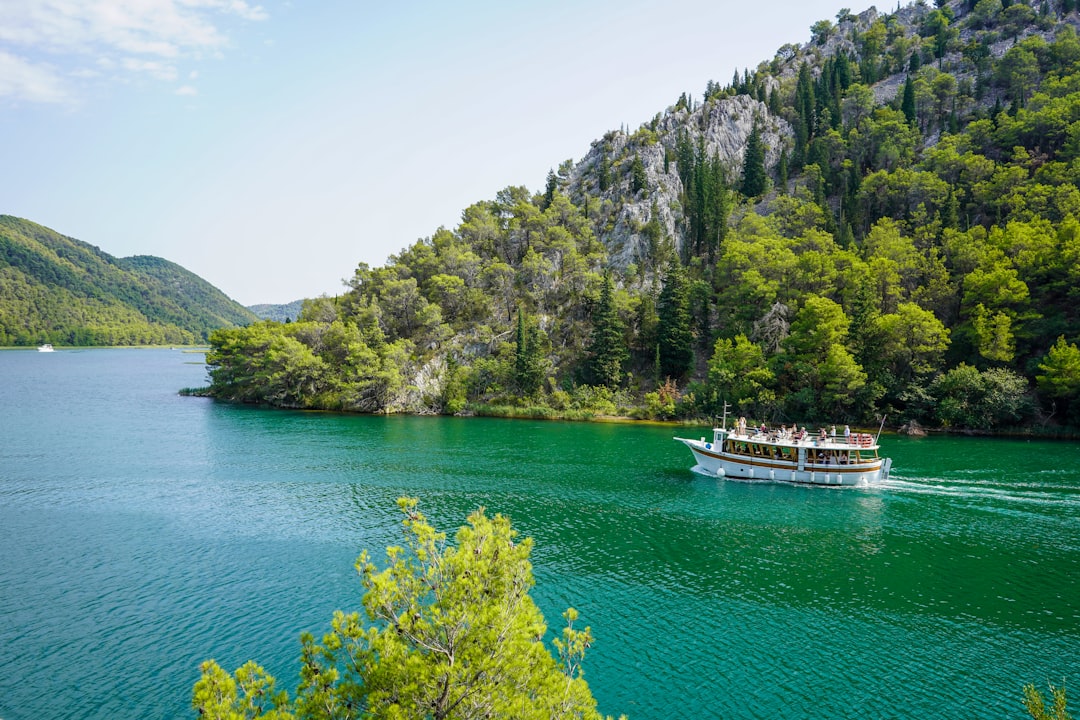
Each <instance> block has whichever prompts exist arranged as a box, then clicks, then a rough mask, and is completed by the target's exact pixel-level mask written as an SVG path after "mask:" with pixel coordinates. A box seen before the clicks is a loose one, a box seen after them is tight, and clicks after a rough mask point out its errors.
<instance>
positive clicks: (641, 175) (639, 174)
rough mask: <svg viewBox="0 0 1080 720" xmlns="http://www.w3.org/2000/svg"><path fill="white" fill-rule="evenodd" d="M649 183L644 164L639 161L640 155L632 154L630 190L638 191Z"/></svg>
mask: <svg viewBox="0 0 1080 720" xmlns="http://www.w3.org/2000/svg"><path fill="white" fill-rule="evenodd" d="M648 184H649V178H648V176H647V175H646V174H645V164H644V163H642V162H641V156H640V155H634V159H633V161H632V162H631V163H630V192H632V193H635V194H636V193H639V192H641V191H642V190H644V189H645V188H646V186H647V185H648Z"/></svg>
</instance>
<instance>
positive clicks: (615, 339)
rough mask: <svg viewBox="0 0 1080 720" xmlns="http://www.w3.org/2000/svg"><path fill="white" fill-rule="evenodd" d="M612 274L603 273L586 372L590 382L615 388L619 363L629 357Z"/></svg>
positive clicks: (617, 383)
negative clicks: (616, 302)
mask: <svg viewBox="0 0 1080 720" xmlns="http://www.w3.org/2000/svg"><path fill="white" fill-rule="evenodd" d="M614 293H615V288H614V283H613V282H612V280H611V273H610V272H606V273H604V285H603V287H601V289H600V300H599V302H598V303H597V305H596V310H595V311H593V330H592V342H591V343H590V346H589V351H588V354H589V360H588V371H589V376H590V379H591V380H592V382H594V383H596V384H597V385H605V386H607V387H609V388H612V389H614V388H617V387H618V386H619V383H620V382H621V381H622V366H623V363H624V362H626V359H627V358H628V357H629V353H628V352H627V349H626V341H625V337H624V335H623V329H624V328H623V323H622V320H621V319H620V318H619V313H618V311H617V310H616V309H615V299H614Z"/></svg>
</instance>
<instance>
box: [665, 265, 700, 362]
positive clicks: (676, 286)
mask: <svg viewBox="0 0 1080 720" xmlns="http://www.w3.org/2000/svg"><path fill="white" fill-rule="evenodd" d="M657 316H658V327H657V340H658V343H657V356H658V361H659V369H660V375H662V376H663V377H665V378H672V379H675V380H679V379H681V378H682V377H683V376H685V375H686V373H687V372H689V370H690V364H691V363H692V362H693V360H694V349H693V335H692V334H691V332H690V288H689V286H688V285H687V282H686V277H685V276H684V275H683V270H682V267H680V265H679V261H678V260H675V259H673V260H672V261H671V264H670V265H669V266H668V268H667V272H666V273H665V275H664V287H663V289H662V290H661V291H660V298H659V300H658V301H657Z"/></svg>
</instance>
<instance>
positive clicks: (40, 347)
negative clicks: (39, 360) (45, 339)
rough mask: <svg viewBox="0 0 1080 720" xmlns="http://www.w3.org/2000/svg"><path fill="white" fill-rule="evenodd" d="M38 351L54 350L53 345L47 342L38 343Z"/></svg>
mask: <svg viewBox="0 0 1080 720" xmlns="http://www.w3.org/2000/svg"><path fill="white" fill-rule="evenodd" d="M37 351H38V352H53V346H52V345H50V344H49V343H45V344H44V345H38V349H37Z"/></svg>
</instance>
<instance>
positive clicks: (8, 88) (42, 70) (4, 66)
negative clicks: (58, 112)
mask: <svg viewBox="0 0 1080 720" xmlns="http://www.w3.org/2000/svg"><path fill="white" fill-rule="evenodd" d="M0 97H11V98H15V99H21V100H29V101H30V102H39V103H62V102H64V101H65V99H66V98H67V89H66V87H65V85H64V82H63V81H62V80H61V79H60V78H59V77H58V76H57V75H56V73H55V72H54V71H53V70H52V69H50V68H48V67H46V66H43V65H34V64H31V63H29V62H27V61H26V60H24V59H23V58H20V57H17V56H15V55H12V54H11V53H7V52H4V51H3V50H0Z"/></svg>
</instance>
